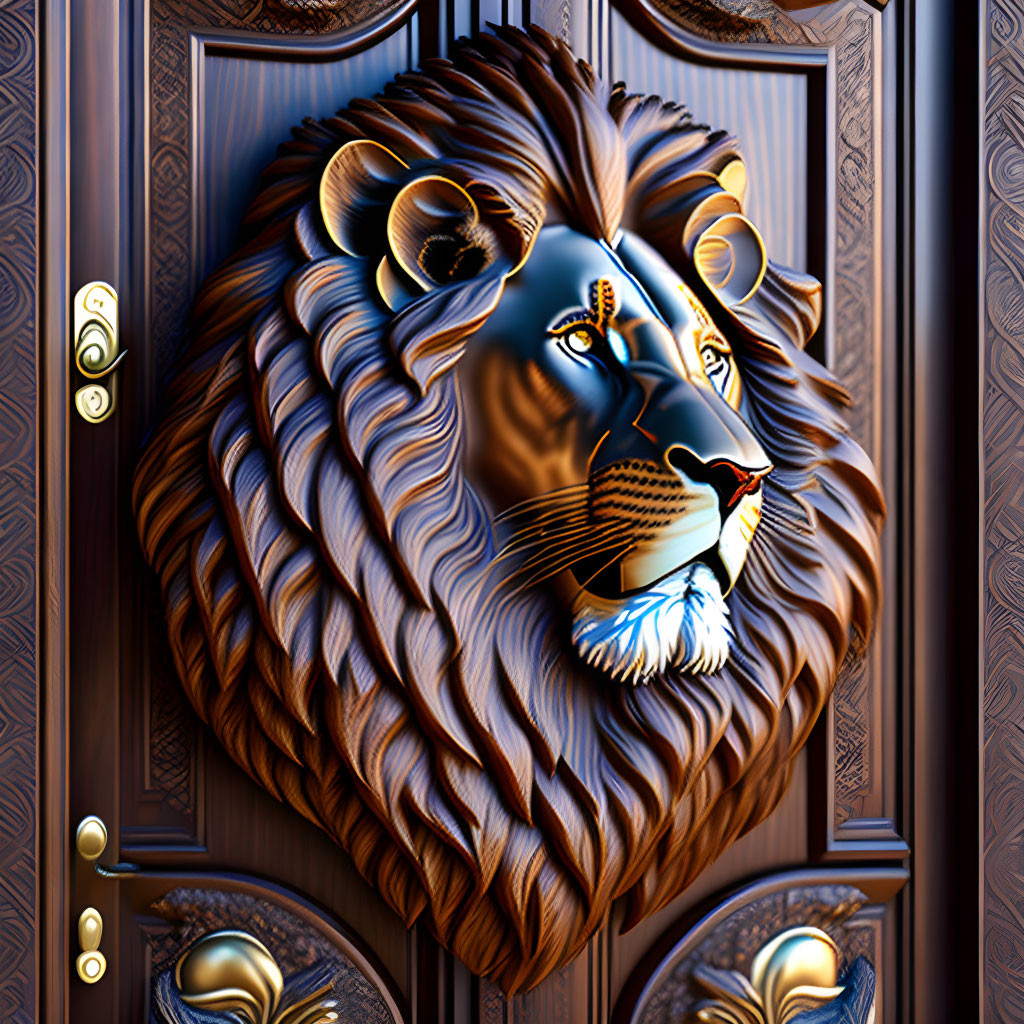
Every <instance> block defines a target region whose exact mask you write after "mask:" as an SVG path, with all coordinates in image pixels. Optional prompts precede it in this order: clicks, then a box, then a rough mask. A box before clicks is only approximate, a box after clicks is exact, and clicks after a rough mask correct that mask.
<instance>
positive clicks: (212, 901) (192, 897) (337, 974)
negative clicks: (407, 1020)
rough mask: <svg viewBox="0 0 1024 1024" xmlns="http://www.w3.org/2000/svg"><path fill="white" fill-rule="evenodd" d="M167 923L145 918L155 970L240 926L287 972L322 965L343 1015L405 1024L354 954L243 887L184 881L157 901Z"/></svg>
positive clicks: (368, 1022)
mask: <svg viewBox="0 0 1024 1024" xmlns="http://www.w3.org/2000/svg"><path fill="white" fill-rule="evenodd" d="M152 911H153V913H154V914H155V915H156V916H157V917H159V918H161V919H162V921H161V924H159V925H156V924H154V923H151V922H148V921H147V920H145V919H144V920H143V921H142V922H141V928H142V931H143V934H144V935H145V936H146V940H147V942H148V944H149V948H150V951H151V960H150V964H151V966H150V972H149V976H150V978H152V980H153V984H154V986H155V985H156V984H157V982H158V980H159V975H161V974H163V973H165V972H173V970H174V967H175V964H176V963H177V962H178V960H179V958H180V957H181V955H182V953H183V952H184V951H185V950H186V949H188V948H189V946H191V945H192V944H193V943H194V942H195V941H196V940H197V939H199V938H200V937H201V936H204V935H208V934H210V933H211V932H215V931H223V930H228V931H240V932H244V933H246V934H247V935H251V936H252V937H253V938H255V939H256V940H257V941H259V942H261V943H262V944H263V945H264V946H265V947H266V948H267V949H268V950H269V951H270V953H271V955H272V956H273V957H274V960H275V961H276V963H277V966H278V967H279V968H280V970H281V972H282V974H284V975H285V977H286V978H287V977H288V976H289V975H293V974H297V973H299V972H302V971H307V970H309V969H310V968H312V967H319V968H321V969H322V970H324V971H326V973H327V978H328V980H329V982H330V986H331V987H330V996H331V998H332V1002H333V1003H334V1006H333V1007H332V1009H334V1011H335V1012H336V1013H337V1014H338V1015H339V1016H340V1018H341V1020H345V1021H348V1020H351V1021H359V1022H360V1024H363V1022H365V1024H402V1018H401V1015H400V1014H401V1011H399V1010H398V1008H397V1007H396V1006H395V1003H394V997H393V995H392V994H391V993H390V992H388V991H387V989H386V988H385V989H384V990H383V991H382V990H381V989H380V988H378V987H377V985H375V984H374V982H373V981H372V980H371V979H370V978H368V977H367V976H366V975H365V974H364V973H363V972H362V971H361V970H360V969H359V967H358V966H357V965H356V964H355V963H353V961H352V959H351V958H350V957H349V956H347V955H346V954H345V952H344V951H343V950H342V949H340V948H339V946H338V944H337V942H336V941H334V940H332V939H328V938H327V937H326V936H324V935H323V934H322V933H320V932H319V931H317V930H316V929H315V928H312V927H310V925H309V924H308V923H307V922H305V921H302V920H300V919H299V918H297V917H296V916H295V915H294V914H292V913H289V911H287V910H285V909H283V908H282V907H280V906H278V905H275V904H274V903H270V902H267V901H266V900H261V899H258V898H257V897H255V896H253V895H250V894H248V893H243V892H224V891H223V890H218V889H193V888H188V887H179V888H175V889H172V890H171V891H170V892H168V893H166V894H165V895H163V896H161V897H160V898H159V899H158V900H156V901H155V902H154V903H153V905H152Z"/></svg>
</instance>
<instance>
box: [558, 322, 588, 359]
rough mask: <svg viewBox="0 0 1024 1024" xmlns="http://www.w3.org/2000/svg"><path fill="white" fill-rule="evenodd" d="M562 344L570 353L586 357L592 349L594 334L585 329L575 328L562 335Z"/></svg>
mask: <svg viewBox="0 0 1024 1024" xmlns="http://www.w3.org/2000/svg"><path fill="white" fill-rule="evenodd" d="M562 342H563V343H564V344H565V346H566V348H568V349H569V351H570V352H575V353H576V354H577V355H581V356H583V355H587V354H588V353H589V352H591V351H592V349H593V348H594V333H593V331H592V330H590V329H588V328H587V327H577V328H576V329H575V330H572V331H567V332H566V333H565V334H563V335H562Z"/></svg>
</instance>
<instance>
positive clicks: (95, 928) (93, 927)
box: [75, 907, 107, 985]
mask: <svg viewBox="0 0 1024 1024" xmlns="http://www.w3.org/2000/svg"><path fill="white" fill-rule="evenodd" d="M102 938H103V918H102V917H101V916H100V912H99V911H98V910H97V909H96V908H95V907H86V908H85V910H83V911H82V913H81V916H80V917H79V918H78V944H79V945H80V946H81V947H82V952H81V953H79V954H78V959H77V960H76V961H75V970H77V971H78V976H79V977H80V978H81V979H82V981H84V982H85V983H86V984H87V985H94V984H95V983H96V982H97V981H99V980H100V978H102V977H103V975H104V974H105V973H106V970H107V958H106V957H105V956H104V955H103V954H102V953H101V952H100V939H102Z"/></svg>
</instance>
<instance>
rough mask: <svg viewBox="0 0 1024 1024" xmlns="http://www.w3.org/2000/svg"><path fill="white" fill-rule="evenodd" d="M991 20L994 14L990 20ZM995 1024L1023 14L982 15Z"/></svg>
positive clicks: (1018, 458)
mask: <svg viewBox="0 0 1024 1024" xmlns="http://www.w3.org/2000/svg"><path fill="white" fill-rule="evenodd" d="M986 9H987V10H986ZM982 18H983V20H982V23H981V24H982V26H983V29H982V31H983V33H984V37H983V44H984V55H985V57H986V59H987V66H986V67H984V69H983V74H984V78H983V83H984V84H983V89H984V95H983V102H984V109H985V126H984V130H985V135H984V153H983V157H984V173H985V178H984V179H983V187H982V207H981V210H980V215H981V217H982V218H984V221H983V223H984V224H985V229H984V238H983V243H982V244H983V247H984V250H985V251H984V252H983V259H984V260H985V273H984V279H983V288H984V292H983V295H984V321H983V324H982V329H983V343H984V374H985V377H984V400H983V401H984V407H983V417H984V419H983V422H984V438H985V447H984V455H983V460H984V461H983V475H984V488H985V491H984V501H985V508H984V565H985V581H986V582H985V590H984V596H983V601H984V633H983V637H982V645H983V658H984V661H983V664H984V665H985V670H984V747H983V754H982V757H983V766H984V773H985V778H984V809H983V813H984V822H985V827H984V863H983V873H984V893H983V908H982V911H983V916H984V921H983V932H982V937H983V942H984V970H985V978H984V1015H985V1016H984V1019H985V1020H986V1021H1010V1020H1018V1021H1019V1020H1022V1019H1024V1002H1022V999H1021V992H1022V991H1024V924H1022V921H1021V915H1020V908H1021V896H1022V888H1024V885H1022V880H1021V844H1022V842H1024V800H1022V799H1021V793H1022V791H1024V731H1022V728H1021V723H1022V722H1024V686H1022V685H1021V684H1022V679H1021V672H1022V669H1021V666H1022V665H1024V457H1022V455H1021V437H1022V436H1024V400H1022V396H1024V302H1022V298H1021V296H1022V291H1024V3H1022V2H1021V0H989V2H988V3H987V4H986V5H985V6H984V7H983V8H982Z"/></svg>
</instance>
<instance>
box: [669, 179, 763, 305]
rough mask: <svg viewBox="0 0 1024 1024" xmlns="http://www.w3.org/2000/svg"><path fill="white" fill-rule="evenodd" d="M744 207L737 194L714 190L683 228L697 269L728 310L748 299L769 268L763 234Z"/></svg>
mask: <svg viewBox="0 0 1024 1024" xmlns="http://www.w3.org/2000/svg"><path fill="white" fill-rule="evenodd" d="M741 210H742V204H741V203H740V200H739V198H738V197H737V196H736V195H735V193H733V192H729V191H725V190H714V191H712V192H711V193H710V194H709V195H707V196H705V197H704V198H703V199H701V200H700V201H699V202H698V203H697V204H696V205H695V206H694V207H693V209H692V210H691V211H690V215H689V218H688V219H687V221H686V227H685V228H684V229H683V248H684V249H685V250H686V253H687V255H688V256H689V257H690V259H691V260H692V261H693V265H694V268H695V269H696V271H697V273H698V274H699V275H700V278H701V280H702V281H703V282H704V283H705V284H706V285H707V286H708V288H710V289H711V291H712V293H713V294H714V296H715V298H717V299H718V301H719V302H721V303H722V305H723V306H725V307H726V308H727V309H733V308H735V307H736V306H740V305H742V304H743V303H744V302H746V301H747V299H749V298H750V297H751V296H752V295H753V294H754V292H756V291H757V288H758V286H759V285H760V284H761V281H762V280H763V278H764V273H765V271H766V270H767V269H768V255H767V253H766V252H765V248H764V242H763V241H762V239H761V235H760V233H759V232H758V230H757V228H755V227H754V225H753V224H751V222H750V221H749V220H747V218H746V217H744V216H743V214H742V213H741V212H740V211H741Z"/></svg>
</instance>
